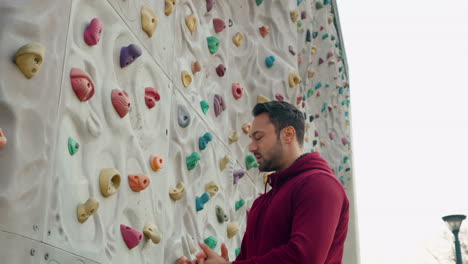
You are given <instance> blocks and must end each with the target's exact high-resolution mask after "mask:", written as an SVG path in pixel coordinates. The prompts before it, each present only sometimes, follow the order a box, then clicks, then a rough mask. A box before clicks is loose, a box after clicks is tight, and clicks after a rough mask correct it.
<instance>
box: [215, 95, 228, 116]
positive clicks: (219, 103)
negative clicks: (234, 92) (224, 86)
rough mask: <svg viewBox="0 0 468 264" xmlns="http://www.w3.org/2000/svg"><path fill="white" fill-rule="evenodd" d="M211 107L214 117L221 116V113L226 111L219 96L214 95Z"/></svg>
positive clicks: (222, 99)
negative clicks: (212, 107)
mask: <svg viewBox="0 0 468 264" xmlns="http://www.w3.org/2000/svg"><path fill="white" fill-rule="evenodd" d="M213 105H214V111H215V116H216V117H218V116H219V115H220V114H221V112H223V111H224V110H225V109H226V104H225V102H224V98H223V97H222V96H221V95H219V94H215V96H214V99H213Z"/></svg>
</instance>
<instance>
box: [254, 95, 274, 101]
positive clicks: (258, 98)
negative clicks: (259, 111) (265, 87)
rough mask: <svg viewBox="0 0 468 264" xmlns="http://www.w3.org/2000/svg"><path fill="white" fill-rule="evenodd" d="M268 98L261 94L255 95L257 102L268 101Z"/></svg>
mask: <svg viewBox="0 0 468 264" xmlns="http://www.w3.org/2000/svg"><path fill="white" fill-rule="evenodd" d="M270 101H271V100H270V98H268V97H266V96H263V95H261V94H260V95H257V103H266V102H270Z"/></svg>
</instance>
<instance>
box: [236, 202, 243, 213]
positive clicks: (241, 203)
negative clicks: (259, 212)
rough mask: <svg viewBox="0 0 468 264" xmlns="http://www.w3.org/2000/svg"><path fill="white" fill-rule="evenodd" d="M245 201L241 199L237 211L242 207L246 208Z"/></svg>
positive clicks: (237, 204) (237, 203)
mask: <svg viewBox="0 0 468 264" xmlns="http://www.w3.org/2000/svg"><path fill="white" fill-rule="evenodd" d="M244 204H245V200H244V199H240V200H239V201H237V202H236V211H237V210H239V209H240V208H241V207H242V206H244Z"/></svg>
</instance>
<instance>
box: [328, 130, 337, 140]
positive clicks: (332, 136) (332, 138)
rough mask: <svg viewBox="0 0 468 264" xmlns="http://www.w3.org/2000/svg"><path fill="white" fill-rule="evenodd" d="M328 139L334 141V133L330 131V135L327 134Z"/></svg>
mask: <svg viewBox="0 0 468 264" xmlns="http://www.w3.org/2000/svg"><path fill="white" fill-rule="evenodd" d="M328 137H329V138H330V140H334V139H335V133H334V132H333V131H331V132H330V133H328Z"/></svg>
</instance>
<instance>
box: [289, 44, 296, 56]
mask: <svg viewBox="0 0 468 264" xmlns="http://www.w3.org/2000/svg"><path fill="white" fill-rule="evenodd" d="M288 50H289V53H291V54H292V55H296V52H295V51H294V48H293V46H291V45H289V47H288Z"/></svg>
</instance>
